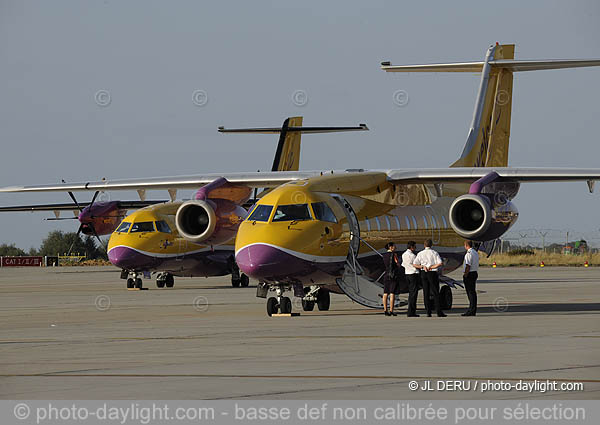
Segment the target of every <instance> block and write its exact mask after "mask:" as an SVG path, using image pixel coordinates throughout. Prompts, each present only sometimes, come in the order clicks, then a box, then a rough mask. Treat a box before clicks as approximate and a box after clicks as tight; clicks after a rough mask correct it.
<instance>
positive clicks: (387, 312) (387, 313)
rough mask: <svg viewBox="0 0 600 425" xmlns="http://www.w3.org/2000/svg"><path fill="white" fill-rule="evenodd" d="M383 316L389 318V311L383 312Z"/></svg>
mask: <svg viewBox="0 0 600 425" xmlns="http://www.w3.org/2000/svg"><path fill="white" fill-rule="evenodd" d="M383 314H385V315H386V316H391V314H390V312H389V311H387V310H386V311H384V312H383Z"/></svg>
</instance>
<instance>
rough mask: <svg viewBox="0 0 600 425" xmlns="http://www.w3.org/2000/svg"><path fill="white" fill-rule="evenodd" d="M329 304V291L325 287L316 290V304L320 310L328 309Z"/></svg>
mask: <svg viewBox="0 0 600 425" xmlns="http://www.w3.org/2000/svg"><path fill="white" fill-rule="evenodd" d="M330 304H331V298H330V296H329V291H328V290H327V289H324V288H321V289H319V292H317V306H318V307H319V310H320V311H327V310H329V305H330Z"/></svg>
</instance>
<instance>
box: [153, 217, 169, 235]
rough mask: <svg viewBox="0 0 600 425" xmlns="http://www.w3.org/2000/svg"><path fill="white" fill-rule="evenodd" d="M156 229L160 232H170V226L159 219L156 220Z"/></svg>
mask: <svg viewBox="0 0 600 425" xmlns="http://www.w3.org/2000/svg"><path fill="white" fill-rule="evenodd" d="M156 230H157V231H159V232H161V233H171V228H170V227H169V225H168V224H167V222H166V221H164V220H160V221H157V222H156Z"/></svg>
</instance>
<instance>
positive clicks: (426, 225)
mask: <svg viewBox="0 0 600 425" xmlns="http://www.w3.org/2000/svg"><path fill="white" fill-rule="evenodd" d="M423 224H425V229H427V228H428V224H427V217H425V216H423Z"/></svg>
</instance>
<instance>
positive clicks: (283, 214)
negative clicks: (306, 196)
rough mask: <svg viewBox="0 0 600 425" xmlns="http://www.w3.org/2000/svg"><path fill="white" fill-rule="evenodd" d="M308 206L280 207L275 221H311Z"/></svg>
mask: <svg viewBox="0 0 600 425" xmlns="http://www.w3.org/2000/svg"><path fill="white" fill-rule="evenodd" d="M311 219H312V217H311V216H310V211H309V210H308V204H293V205H278V206H277V209H276V210H275V215H274V216H273V221H302V220H311Z"/></svg>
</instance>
